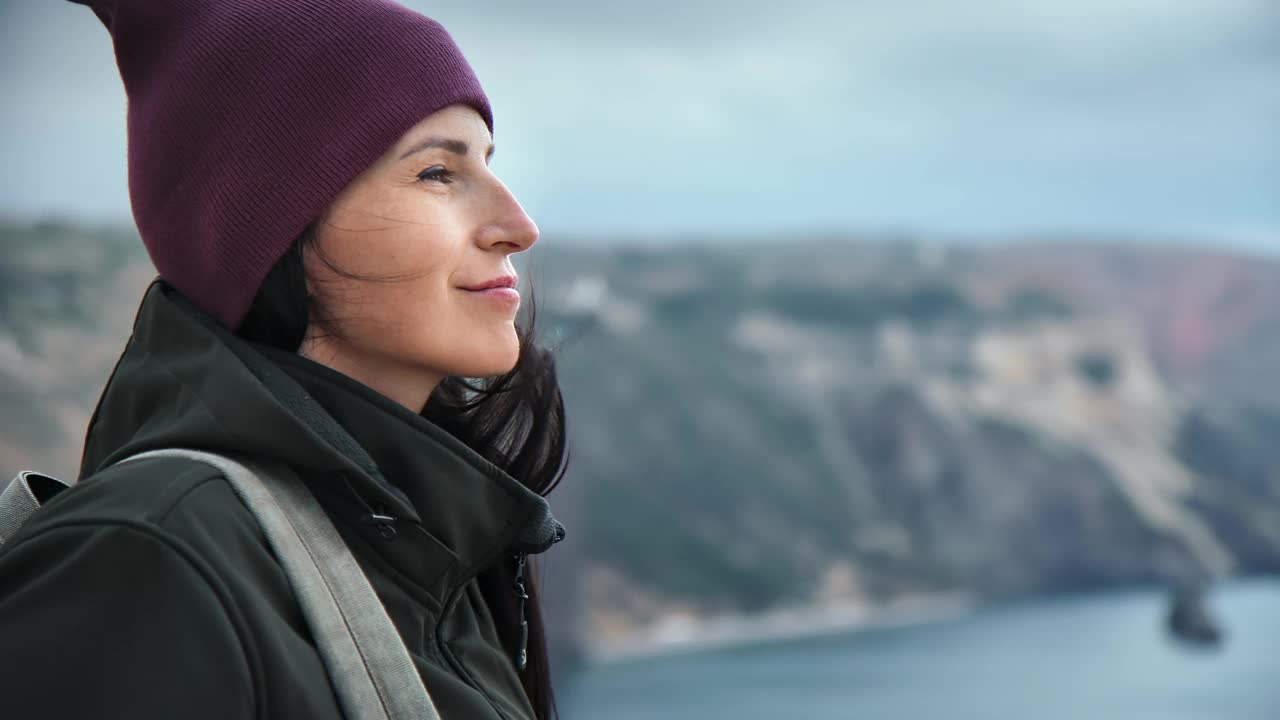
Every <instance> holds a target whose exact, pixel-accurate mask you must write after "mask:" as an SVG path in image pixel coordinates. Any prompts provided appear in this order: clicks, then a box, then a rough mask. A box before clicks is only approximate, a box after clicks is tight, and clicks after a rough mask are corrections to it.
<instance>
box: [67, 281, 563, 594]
mask: <svg viewBox="0 0 1280 720" xmlns="http://www.w3.org/2000/svg"><path fill="white" fill-rule="evenodd" d="M166 447H185V448H193V449H200V450H208V451H211V452H216V453H222V454H226V455H230V456H233V457H239V458H243V459H246V460H253V459H255V458H258V459H263V460H270V461H276V462H281V463H284V464H287V465H289V466H290V467H292V468H293V469H294V470H295V471H297V472H298V473H299V475H300V476H301V477H302V478H303V480H304V481H305V482H307V484H308V485H309V486H310V487H311V488H312V490H313V492H315V493H316V495H317V497H319V498H320V499H321V501H322V503H324V504H325V505H326V507H329V508H330V511H331V512H334V511H338V512H344V513H347V514H349V516H350V517H353V518H360V519H362V520H363V521H365V522H367V521H368V518H369V517H371V516H372V517H389V518H393V519H395V520H397V521H398V520H408V521H412V522H414V523H418V524H420V525H421V526H422V528H423V529H425V530H426V531H427V532H429V533H431V535H433V536H434V537H435V538H437V539H438V540H439V541H440V542H441V543H442V544H443V545H445V546H446V547H447V548H448V549H449V550H450V551H451V552H452V553H454V554H455V555H457V557H458V561H459V563H458V565H459V567H460V568H461V569H462V570H463V572H464V574H468V575H469V574H474V572H478V571H479V570H480V569H482V567H481V566H482V565H483V564H484V563H485V562H488V561H490V560H492V559H493V558H494V557H496V556H497V555H498V554H500V553H501V552H503V551H504V550H505V551H509V552H514V553H537V552H542V551H543V550H546V549H547V548H548V547H550V546H551V545H552V544H554V543H555V542H556V541H557V540H559V539H560V538H562V537H563V535H564V528H563V527H562V526H561V525H560V523H558V522H557V521H556V520H555V518H554V517H553V516H552V514H551V511H550V507H549V506H548V504H547V502H546V500H545V499H544V498H542V497H541V496H539V495H538V494H536V493H534V492H532V491H531V490H529V489H528V488H526V487H524V486H523V485H521V484H520V483H519V482H518V481H517V480H516V479H515V478H512V477H511V476H510V475H508V474H506V473H505V472H504V471H502V470H501V469H500V468H498V467H497V466H495V465H494V464H492V463H490V462H489V461H487V460H485V459H484V458H483V457H481V456H480V455H479V454H478V453H476V452H475V451H473V450H472V449H471V448H469V447H467V446H466V445H465V444H463V443H462V442H461V441H459V440H458V439H457V438H455V437H453V436H452V435H450V434H449V433H448V432H446V431H444V430H443V429H441V428H440V427H438V426H436V425H435V424H434V423H432V422H430V421H428V420H426V419H425V418H422V417H421V416H419V415H417V414H415V413H413V412H411V411H409V410H408V409H407V408H405V407H403V406H402V405H399V404H398V403H395V402H394V401H392V400H390V399H388V398H386V397H385V396H383V395H381V394H380V393H378V392H376V391H374V390H372V389H371V388H369V387H367V386H365V385H363V384H362V383H359V382H358V381H356V380H354V379H352V378H349V377H347V376H346V375H343V374H341V373H339V372H336V371H334V370H332V369H330V368H328V367H326V366H323V365H320V364H319V363H315V362H313V361H311V360H308V359H306V358H303V357H301V356H299V355H297V354H294V353H287V352H283V351H280V350H277V349H275V348H270V347H266V346H262V345H258V344H256V343H250V342H248V341H245V340H243V339H241V338H239V337H236V336H235V335H233V334H231V333H230V332H229V331H227V330H226V329H225V328H224V327H223V326H222V325H220V324H218V323H217V322H216V321H214V320H213V319H212V318H211V317H209V316H208V315H206V314H205V313H203V312H201V311H200V310H199V309H197V308H196V307H195V306H194V305H192V304H191V303H190V302H189V301H188V300H187V299H186V298H185V297H183V295H182V294H181V293H180V292H178V291H177V290H176V289H174V288H173V287H172V286H170V285H168V284H167V283H166V282H164V281H163V280H160V279H157V280H156V281H155V282H154V283H152V285H151V287H150V288H149V289H148V290H147V293H146V296H145V297H144V298H143V301H142V304H141V306H140V308H139V310H138V315H137V318H136V320H135V322H134V329H133V335H132V336H131V337H130V339H129V342H128V345H127V346H126V348H125V351H124V353H123V355H122V356H121V358H120V360H119V362H118V363H117V365H116V369H115V371H114V372H113V373H112V376H111V379H110V380H109V381H108V383H107V386H106V388H105V389H104V391H103V393H102V397H101V399H100V400H99V403H98V406H97V409H96V410H95V411H94V414H93V419H92V420H91V421H90V424H89V429H88V433H87V436H86V439H85V449H84V456H83V458H82V462H81V468H80V477H81V478H82V479H83V478H85V477H88V476H89V475H92V474H94V473H95V472H97V471H99V470H102V469H103V468H105V467H107V466H108V465H111V464H113V463H115V462H118V461H119V460H122V459H124V458H126V457H128V456H131V455H134V454H137V453H140V452H143V451H146V450H151V449H157V448H166ZM335 505H345V506H346V507H345V508H335V507H334V506H335Z"/></svg>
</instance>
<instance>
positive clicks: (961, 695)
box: [557, 579, 1280, 720]
mask: <svg viewBox="0 0 1280 720" xmlns="http://www.w3.org/2000/svg"><path fill="white" fill-rule="evenodd" d="M1168 601H1169V598H1168V594H1167V593H1166V592H1163V591H1160V590H1154V589H1149V590H1131V591H1124V592H1112V593H1106V594H1097V595H1086V596H1073V597H1068V598H1059V599H1052V600H1038V601H1034V602H1029V601H1028V602H1022V603H1019V604H1015V605H1004V606H999V607H991V608H987V609H984V610H981V611H977V612H974V613H972V614H970V615H967V616H964V617H961V618H953V619H949V620H945V621H939V622H932V623H925V624H919V625H913V626H909V627H894V628H879V629H867V630H854V631H849V632H844V633H840V634H833V635H828V636H823V637H808V638H804V639H796V640H775V641H770V642H766V643H758V644H750V643H745V644H740V645H737V646H734V647H728V648H721V649H717V650H708V651H701V652H690V653H683V654H672V655H667V656H659V657H647V658H643V659H632V660H626V661H621V662H612V663H607V664H598V665H591V666H587V667H586V668H584V669H582V670H580V671H578V672H577V673H575V674H573V675H571V676H570V677H568V678H565V679H564V680H562V681H561V682H560V683H559V685H558V687H557V693H558V697H559V706H560V712H561V717H562V718H563V719H564V720H694V719H695V718H697V719H698V720H718V719H719V718H725V719H732V720H836V719H840V720H844V719H849V720H854V719H859V720H861V719H869V720H897V719H903V720H929V719H931V718H938V719H939V720H992V719H1003V718H1018V719H1023V718H1025V719H1027V720H1033V719H1034V720H1093V719H1101V720H1111V719H1114V720H1280V580H1262V579H1251V580H1239V581H1233V582H1230V583H1226V584H1222V585H1219V586H1217V587H1216V589H1214V590H1213V591H1211V592H1210V593H1208V594H1207V595H1206V604H1207V606H1208V609H1209V612H1210V614H1211V615H1212V616H1213V617H1214V619H1215V620H1216V621H1217V622H1218V625H1219V626H1220V627H1221V628H1222V630H1223V631H1224V633H1225V636H1224V639H1223V642H1222V643H1221V644H1220V645H1218V646H1217V647H1200V646H1192V645H1187V644H1185V643H1183V642H1181V641H1178V640H1175V639H1174V638H1172V637H1171V636H1170V634H1169V633H1168V632H1167V630H1166V624H1165V617H1166V615H1167V611H1168Z"/></svg>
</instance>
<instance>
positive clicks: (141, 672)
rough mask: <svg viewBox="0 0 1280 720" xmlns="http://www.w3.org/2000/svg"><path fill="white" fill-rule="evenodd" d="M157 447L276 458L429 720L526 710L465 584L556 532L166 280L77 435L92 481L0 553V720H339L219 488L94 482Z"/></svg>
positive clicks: (212, 478)
mask: <svg viewBox="0 0 1280 720" xmlns="http://www.w3.org/2000/svg"><path fill="white" fill-rule="evenodd" d="M165 447H186V448H196V449H203V450H210V451H213V452H219V453H222V454H226V455H228V456H231V457H234V458H240V459H244V460H250V461H252V460H254V459H255V458H257V459H263V458H268V459H272V460H277V461H282V462H284V463H287V464H288V465H289V466H290V467H292V468H293V469H294V470H295V471H296V472H298V473H299V474H300V476H301V477H302V478H303V479H304V480H305V481H306V482H307V484H308V486H309V487H310V488H311V490H312V492H313V493H314V494H315V495H316V497H317V498H318V499H319V500H320V502H321V504H322V505H323V506H324V508H325V510H326V512H328V513H329V515H330V516H331V517H332V519H333V520H334V523H335V525H336V526H337V527H338V530H339V532H340V533H341V534H342V536H343V538H344V539H345V540H346V541H347V543H348V545H350V547H351V549H352V551H353V553H354V554H355V556H356V558H357V560H358V561H359V563H360V565H361V567H362V568H363V569H364V572H365V574H366V575H367V576H368V577H369V580H370V582H371V583H372V584H373V586H374V589H375V590H376V591H377V593H378V595H379V597H380V598H381V599H382V601H383V604H384V605H385V606H386V608H387V611H388V613H389V614H390V615H391V618H392V620H393V621H394V622H395V625H396V627H397V628H398V629H399V631H400V635H401V636H402V637H403V638H404V641H405V644H406V645H407V646H408V648H409V652H410V654H411V655H412V656H413V659H414V662H415V664H416V665H417V668H418V671H419V672H420V673H421V675H422V678H423V681H424V682H425V683H426V686H427V689H428V691H429V692H430V693H431V696H432V698H433V699H434V700H435V702H436V705H437V706H438V708H439V710H440V713H441V716H442V717H443V718H444V720H464V719H465V720H470V719H472V718H476V719H496V718H507V719H514V718H532V717H533V713H532V710H531V708H530V705H529V701H528V699H527V698H526V697H525V694H524V692H523V690H522V688H521V685H520V680H519V676H518V674H517V671H516V669H515V665H514V662H513V660H512V653H511V649H510V648H503V647H501V645H500V643H499V641H498V636H497V634H496V629H495V626H494V620H493V618H492V617H491V615H490V613H489V611H488V609H487V607H486V606H485V604H484V602H483V601H482V600H481V597H480V593H479V590H478V588H477V583H476V581H475V576H476V575H477V573H479V572H480V571H481V570H483V569H485V568H488V567H490V566H492V565H493V564H494V563H497V562H510V560H511V556H512V555H513V554H528V553H536V552H541V551H543V550H545V549H547V548H548V547H549V546H550V545H552V544H553V543H554V542H555V541H556V540H557V539H558V538H559V537H560V536H562V535H563V530H562V529H561V528H560V526H559V524H558V523H556V522H555V520H554V519H553V518H552V516H551V514H550V511H549V509H548V507H547V503H546V501H545V500H544V499H543V498H541V497H539V496H538V495H536V494H535V493H532V492H530V491H529V490H527V489H525V488H524V487H523V486H522V485H520V483H518V482H517V481H516V480H514V479H512V478H511V477H510V476H508V475H506V474H505V473H503V472H502V471H501V470H499V469H498V468H497V467H495V466H494V465H492V464H490V463H489V462H487V461H485V460H484V459H483V458H481V457H480V456H479V455H478V454H476V453H475V452H473V451H471V450H470V449H469V448H468V447H466V446H465V445H463V444H462V443H460V442H459V441H457V440H456V439H455V438H453V437H452V436H451V435H449V434H448V433H446V432H444V431H443V430H441V429H440V428H438V427H437V426H435V425H433V424H432V423H430V422H428V421H426V420H424V419H422V418H421V417H419V416H417V415H415V414H414V413H412V412H409V411H408V410H406V409H405V408H403V407H402V406H400V405H398V404H396V403H394V402H392V401H390V400H388V399H387V398H385V397H384V396H382V395H380V394H378V393H376V392H374V391H373V390H371V389H369V388H368V387H366V386H364V385H362V384H360V383H358V382H356V381H354V380H351V379H350V378H348V377H346V376H344V375H342V374H340V373H337V372H334V371H331V370H329V369H328V368H326V367H324V366H322V365H319V364H317V363H314V362H311V361H308V360H306V359H304V358H301V357H299V356H297V355H294V354H290V353H284V352H279V351H275V350H272V349H269V348H264V347H260V346H257V345H250V344H249V343H246V342H244V341H242V340H240V339H238V338H236V337H234V336H232V335H230V334H229V333H228V332H226V331H225V330H224V329H222V328H221V326H219V325H217V324H215V323H214V322H213V321H211V320H210V319H209V318H208V317H207V316H205V315H203V313H200V312H199V311H198V310H196V309H194V308H193V307H192V306H191V305H190V304H189V303H188V302H187V301H186V300H185V299H184V298H183V297H182V296H181V295H180V294H179V293H177V292H176V291H175V290H173V289H172V288H171V287H169V286H167V285H166V284H164V283H163V282H157V283H155V284H153V285H152V287H151V288H150V290H149V291H148V293H147V296H146V298H145V299H144V301H143V304H142V307H141V308H140V310H139V313H138V318H137V321H136V325H135V327H134V332H133V336H132V338H131V339H130V341H129V344H128V347H127V348H126V350H125V353H124V355H123V357H122V358H121V360H120V363H119V365H118V366H117V368H116V371H115V372H114V374H113V375H112V378H111V380H110V382H109V383H108V385H107V388H106V390H105V391H104V393H103V396H102V400H101V401H100V404H99V406H98V409H97V411H96V412H95V414H94V419H93V422H92V423H91V424H90V428H89V433H88V438H87V440H86V446H85V456H84V463H83V467H82V468H81V477H82V478H87V479H86V480H83V481H82V482H81V483H80V484H79V485H77V486H76V487H74V488H72V489H71V490H68V491H66V492H64V493H62V494H61V495H59V496H58V497H56V498H55V499H54V500H53V501H52V502H50V503H49V505H48V506H47V507H45V508H43V509H41V511H40V512H38V513H37V514H36V515H35V516H33V517H32V519H31V520H30V521H28V523H27V525H26V526H25V527H23V528H22V530H21V531H19V533H18V534H17V535H15V536H14V537H13V538H12V539H11V540H10V541H9V542H8V543H7V544H6V545H5V546H4V547H3V549H0V717H3V718H5V720H19V719H22V720H26V719H27V718H33V719H34V718H41V719H44V718H50V719H52V718H58V719H65V720H75V719H79V718H95V719H97V718H129V719H130V720H147V719H149V718H166V719H168V718H173V719H177V718H182V719H184V720H187V719H191V720H198V719H201V718H209V719H210V720H213V719H214V718H217V720H232V719H236V718H260V719H261V720H267V719H270V720H290V719H292V718H298V719H299V720H302V719H305V720H328V719H335V720H336V719H337V718H340V717H341V712H340V710H339V709H338V706H337V702H336V699H335V697H334V694H333V689H332V686H331V685H330V683H329V679H328V677H327V675H326V673H325V670H324V667H323V666H322V665H321V661H320V657H319V655H318V653H317V651H316V648H315V645H314V641H313V640H312V638H311V635H310V633H309V632H308V630H307V627H306V624H305V621H304V620H303V617H302V614H301V610H300V608H299V607H298V604H297V601H296V600H295V599H294V596H293V593H292V591H291V589H290V587H289V585H288V582H287V580H286V579H285V575H284V573H283V571H282V569H281V568H280V566H279V565H278V564H277V562H276V560H275V558H274V557H273V555H272V554H271V551H270V550H269V549H268V546H267V544H266V540H265V539H264V537H263V535H262V533H261V532H260V530H259V529H258V527H257V525H256V523H255V522H254V520H253V517H252V516H251V515H250V514H249V513H248V511H247V510H246V509H245V507H244V506H243V505H242V504H241V503H240V501H239V499H238V498H237V496H236V495H235V494H234V491H233V490H232V489H231V487H230V486H229V485H228V483H227V482H226V481H225V479H223V478H222V477H221V476H220V475H219V474H218V473H217V472H216V471H214V470H213V469H212V468H210V467H208V466H205V465H202V464H198V463H194V462H191V461H188V460H183V459H170V458H161V459H150V460H140V461H137V462H136V463H125V464H122V465H119V466H115V467H110V466H111V465H112V463H114V462H115V461H117V460H120V459H122V458H125V457H127V456H129V455H133V454H135V453H138V452H141V451H143V450H148V449H153V448H165ZM378 516H385V517H384V519H381V520H379V519H378ZM386 518H393V519H386Z"/></svg>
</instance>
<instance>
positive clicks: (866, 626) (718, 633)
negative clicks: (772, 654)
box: [586, 592, 977, 665]
mask: <svg viewBox="0 0 1280 720" xmlns="http://www.w3.org/2000/svg"><path fill="white" fill-rule="evenodd" d="M976 609H977V601H976V598H975V597H974V596H973V595H972V594H970V593H963V592H952V593H935V594H927V595H912V596H907V597H903V598H900V599H898V600H894V601H892V602H888V603H882V604H877V605H871V604H865V603H838V604H827V605H821V606H796V607H788V608H780V609H777V610H770V611H768V612H764V613H755V614H731V615H719V616H715V617H697V616H693V615H689V614H683V613H681V614H672V615H668V616H666V617H664V618H662V619H659V620H657V621H656V622H653V623H651V624H649V625H647V626H644V627H642V628H638V629H636V630H634V631H633V632H630V633H628V634H626V635H625V636H621V637H618V638H616V639H611V640H609V641H605V642H598V643H589V644H588V647H587V649H586V661H587V663H588V664H591V665H612V664H616V663H624V662H629V661H633V660H644V659H648V658H656V657H666V656H671V655H681V654H687V653H699V652H706V651H711V650H723V649H729V648H736V647H747V646H753V645H760V644H768V643H773V642H781V641H787V640H795V639H801V638H808V637H815V636H822V635H836V634H841V633H848V632H857V631H860V630H874V629H881V628H894V627H909V626H918V625H929V624H932V623H938V622H945V621H948V620H954V619H957V618H961V617H965V616H967V615H970V614H972V613H973V612H974V611H975V610H976Z"/></svg>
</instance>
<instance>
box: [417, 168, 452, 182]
mask: <svg viewBox="0 0 1280 720" xmlns="http://www.w3.org/2000/svg"><path fill="white" fill-rule="evenodd" d="M418 179H419V180H423V181H430V180H436V181H439V182H441V183H444V184H445V185H448V184H449V183H451V182H453V173H452V172H450V171H448V170H446V169H445V168H444V166H443V165H432V166H431V167H429V168H427V169H426V170H423V171H422V172H420V173H418Z"/></svg>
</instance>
